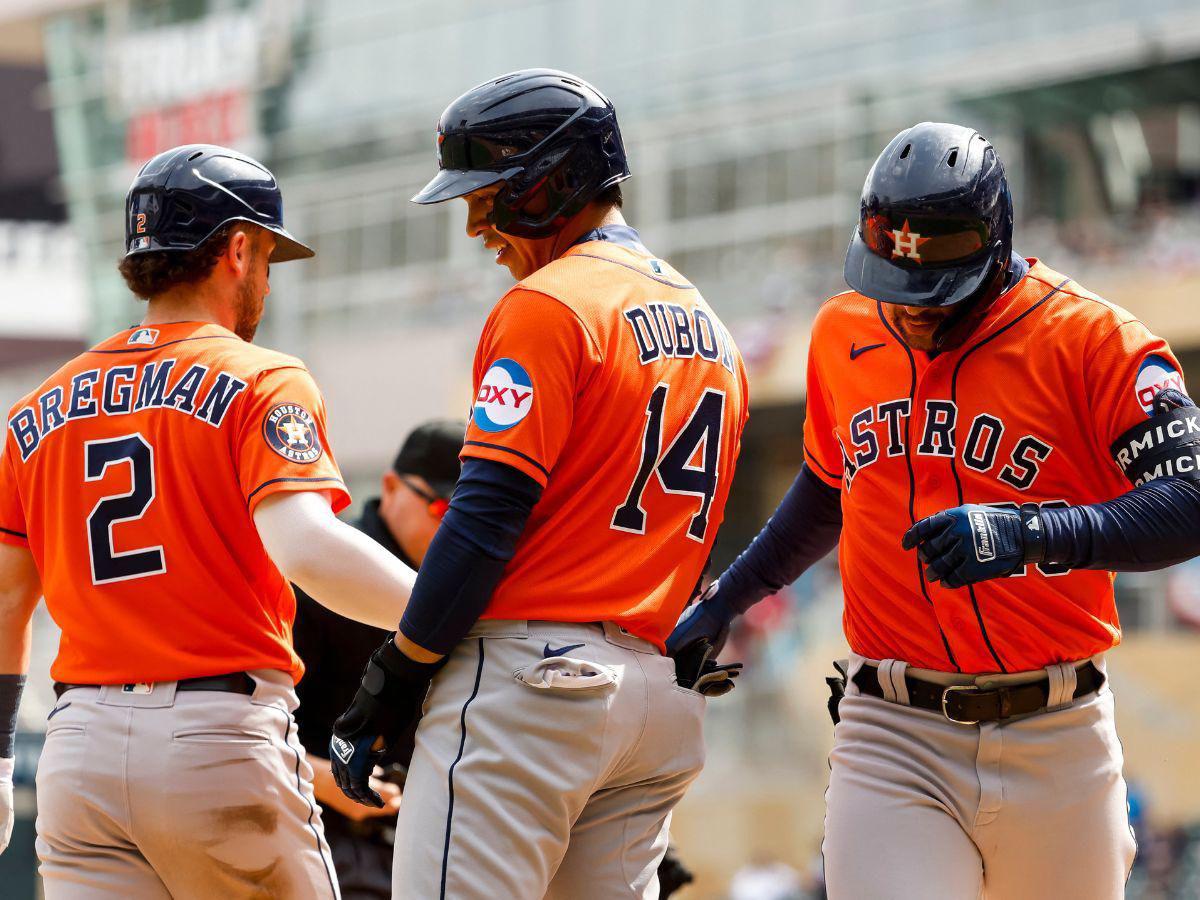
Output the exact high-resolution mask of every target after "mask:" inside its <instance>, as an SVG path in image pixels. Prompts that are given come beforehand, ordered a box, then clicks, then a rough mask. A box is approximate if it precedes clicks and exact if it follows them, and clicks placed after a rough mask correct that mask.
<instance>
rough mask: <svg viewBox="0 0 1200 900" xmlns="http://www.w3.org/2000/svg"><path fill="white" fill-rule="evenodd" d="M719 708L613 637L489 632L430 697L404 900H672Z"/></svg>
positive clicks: (397, 882)
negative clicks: (711, 708)
mask: <svg viewBox="0 0 1200 900" xmlns="http://www.w3.org/2000/svg"><path fill="white" fill-rule="evenodd" d="M705 703H706V701H705V699H704V698H703V697H702V696H700V695H699V694H697V693H695V692H694V691H690V690H686V689H684V688H681V687H679V686H678V685H677V684H676V683H675V664H674V662H673V661H672V660H671V659H670V658H669V657H665V656H662V655H661V654H660V653H659V652H658V650H657V649H656V648H655V647H654V646H653V645H652V644H650V643H648V642H646V641H643V640H641V639H639V638H635V637H633V636H631V635H628V634H625V633H624V632H622V631H621V630H620V629H619V628H617V627H615V626H613V625H609V624H605V625H603V626H600V625H589V624H560V623H551V622H514V621H482V622H479V623H478V624H477V625H476V626H475V628H474V629H473V630H472V632H471V634H470V635H468V637H467V638H466V639H465V640H464V641H463V642H462V643H461V644H459V646H458V647H457V648H456V649H455V650H454V652H453V653H451V654H450V659H449V662H448V663H447V665H446V667H445V668H444V669H442V670H441V671H440V672H439V673H438V675H437V677H436V678H435V679H434V681H433V684H432V686H431V689H430V693H429V697H428V699H427V700H426V711H425V715H424V718H423V719H422V720H421V725H420V728H419V729H418V731H417V740H416V752H415V753H414V755H413V761H412V767H411V768H410V770H409V773H408V781H407V783H406V785H405V789H404V802H403V804H401V807H400V818H399V824H398V826H397V833H396V856H395V865H394V869H393V878H394V881H393V895H394V896H395V897H398V898H414V900H437V898H454V900H473V898H478V900H495V898H499V897H503V898H505V900H539V898H542V897H543V896H545V897H554V898H571V900H601V898H614V900H615V898H641V897H647V898H655V897H657V896H658V881H657V876H656V870H657V868H658V864H659V861H660V860H661V859H662V856H663V854H664V853H665V852H666V849H667V829H668V826H669V824H670V818H671V810H672V809H673V808H674V806H675V804H676V802H678V800H679V798H680V797H682V796H683V794H684V791H685V790H686V789H687V787H688V785H689V784H691V782H692V780H693V779H694V778H695V777H696V775H697V774H699V772H700V769H701V766H702V765H703V763H704V746H703V736H702V719H703V714H704V707H705Z"/></svg>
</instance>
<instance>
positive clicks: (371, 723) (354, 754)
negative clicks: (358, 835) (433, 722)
mask: <svg viewBox="0 0 1200 900" xmlns="http://www.w3.org/2000/svg"><path fill="white" fill-rule="evenodd" d="M394 638H395V635H394V634H392V635H389V636H388V639H387V641H385V642H384V644H383V646H381V647H380V648H379V649H378V650H376V651H375V652H374V653H372V654H371V658H370V659H369V660H368V661H367V666H366V668H365V669H364V670H363V677H362V684H361V685H359V688H358V692H357V693H356V694H355V695H354V700H353V702H351V704H350V708H349V709H347V710H346V711H345V712H344V713H342V714H341V716H339V717H338V720H337V721H336V722H334V723H333V738H332V739H331V740H330V742H329V751H330V752H329V759H330V763H331V766H332V768H333V780H334V781H335V782H337V786H338V787H339V788H341V790H342V793H343V794H345V795H346V796H347V797H349V798H350V799H351V800H354V801H355V802H357V803H361V804H363V805H364V806H374V807H377V808H382V807H383V798H382V797H380V796H379V794H378V793H376V792H375V791H374V790H373V789H372V788H371V786H370V777H371V772H372V771H374V769H375V766H376V765H378V764H380V763H381V762H383V761H384V760H385V759H386V758H387V757H388V755H389V753H390V752H391V750H392V748H393V747H394V746H395V745H396V744H397V743H398V742H399V741H400V739H401V738H403V737H404V736H405V735H406V734H408V733H410V732H411V731H412V730H413V729H414V728H415V727H416V724H417V721H418V720H419V719H420V718H421V706H422V704H423V703H424V702H425V695H426V693H428V691H429V682H430V681H431V680H432V679H433V676H434V675H435V674H436V673H437V670H438V669H440V668H441V667H442V665H443V662H444V661H442V660H439V661H438V662H435V663H420V662H417V661H416V660H414V659H410V658H409V657H407V656H405V655H404V654H403V653H402V652H400V648H399V647H397V646H396V642H395V640H394ZM380 741H382V744H381V745H380V746H379V747H378V748H376V746H375V745H376V744H377V743H379V742H380Z"/></svg>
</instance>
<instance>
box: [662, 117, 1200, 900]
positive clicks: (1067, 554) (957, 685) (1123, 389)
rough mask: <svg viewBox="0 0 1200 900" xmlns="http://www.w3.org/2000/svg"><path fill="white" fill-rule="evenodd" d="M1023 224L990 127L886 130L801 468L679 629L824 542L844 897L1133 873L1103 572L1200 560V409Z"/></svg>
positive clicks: (991, 892)
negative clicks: (1017, 229) (1031, 246)
mask: <svg viewBox="0 0 1200 900" xmlns="http://www.w3.org/2000/svg"><path fill="white" fill-rule="evenodd" d="M1012 230H1013V218H1012V205H1011V200H1010V198H1009V191H1008V185H1007V182H1006V180H1005V175H1004V170H1003V168H1002V166H1001V164H1000V160H999V158H998V157H997V155H996V152H995V150H994V149H993V148H992V146H991V144H989V143H988V141H987V140H985V139H984V138H983V137H982V136H981V135H980V134H978V133H976V132H974V131H972V130H971V129H970V128H963V127H960V126H957V125H948V124H939V123H929V122H926V123H923V124H920V125H917V126H914V127H913V128H910V129H907V130H906V131H904V132H902V133H901V134H899V135H897V137H896V138H895V139H894V140H893V141H892V142H891V143H890V144H889V145H888V146H887V148H886V149H885V150H884V151H883V153H882V154H881V155H880V157H879V159H878V161H877V162H876V163H875V166H874V167H873V168H872V169H871V172H870V174H869V175H868V176H867V181H866V185H865V187H864V189H863V195H862V205H861V216H860V221H859V224H858V226H857V228H856V231H855V235H854V237H853V239H852V241H851V244H850V248H849V251H848V253H847V257H846V267H845V275H846V280H847V282H848V283H849V285H850V287H851V288H853V290H851V291H849V292H847V293H844V294H840V295H838V296H836V297H833V298H832V299H830V300H829V301H828V302H827V303H826V304H825V305H824V306H823V307H822V308H821V311H820V313H818V315H817V318H816V321H815V322H814V324H813V335H812V345H811V349H810V352H809V366H808V410H807V419H806V422H805V426H804V444H805V457H806V463H805V466H804V468H803V470H802V472H801V474H800V477H799V478H798V479H797V481H796V483H795V485H794V486H793V488H792V489H791V491H789V493H788V495H787V496H786V497H785V498H784V500H783V502H782V503H781V504H780V506H779V509H778V510H777V511H776V514H775V516H774V517H773V518H772V520H771V522H769V523H768V524H767V526H766V527H765V528H764V529H763V531H762V533H761V534H760V535H759V536H758V537H757V538H756V539H755V541H754V543H753V544H752V545H751V546H750V547H749V548H748V549H747V550H746V552H745V553H743V554H742V555H741V556H740V557H739V558H738V559H737V561H735V562H734V563H733V565H732V566H731V567H730V568H729V569H728V570H727V571H726V572H725V573H724V574H722V575H721V576H720V578H718V580H717V582H716V585H715V586H714V587H713V588H710V591H709V593H708V596H707V597H706V598H705V599H704V600H703V602H701V603H700V604H699V605H698V606H697V607H696V608H695V609H694V610H692V611H691V612H689V614H688V616H687V617H686V618H685V619H684V620H683V621H682V622H681V623H680V625H679V627H678V629H677V630H676V632H675V633H674V634H673V635H672V636H671V639H670V641H669V642H668V645H669V646H671V647H682V646H686V645H687V644H689V643H690V642H694V641H699V640H708V641H716V642H720V641H721V640H722V639H723V635H724V633H725V631H726V630H727V628H728V625H729V622H730V620H731V619H732V618H733V617H734V616H735V615H737V614H738V613H740V612H743V611H745V610H746V609H747V608H748V607H749V606H750V605H752V604H753V603H754V602H756V601H757V600H759V599H761V598H762V597H763V596H765V595H766V594H768V593H770V592H772V591H774V590H777V589H779V588H780V587H781V586H782V585H784V584H787V583H789V582H791V581H793V580H795V578H796V577H798V576H799V575H800V573H801V572H802V571H803V570H804V569H805V567H807V566H808V565H809V564H811V563H812V562H813V561H815V560H816V559H818V558H820V557H821V556H823V555H824V554H825V552H827V551H828V550H830V549H831V548H832V547H833V546H834V545H835V544H836V545H838V546H839V560H840V563H841V573H842V584H843V591H844V594H845V613H844V617H843V621H844V625H845V632H846V639H847V641H848V643H849V645H850V650H851V651H852V656H851V658H850V660H849V665H848V670H847V671H846V672H845V673H844V674H845V675H847V676H848V679H845V680H834V681H833V684H832V687H833V688H834V689H835V698H834V699H835V701H836V699H837V696H838V695H840V693H841V691H842V690H844V691H845V697H844V699H842V700H841V703H840V705H839V704H837V703H836V702H835V703H834V704H831V708H833V709H836V710H837V714H838V715H840V722H838V724H837V727H836V729H835V732H834V748H833V752H832V755H831V756H830V785H829V792H828V794H827V805H828V811H827V814H826V818H825V844H824V859H825V872H826V882H827V886H828V890H829V896H830V897H831V898H835V900H838V898H852V900H860V898H865V897H888V898H913V900H917V898H927V897H979V896H987V897H989V898H1005V900H1008V898H1011V900H1017V898H1021V900H1026V898H1047V900H1049V898H1058V897H1088V898H1095V900H1101V898H1108V900H1117V898H1119V897H1121V896H1123V893H1124V882H1125V879H1126V877H1127V875H1128V873H1129V868H1130V866H1131V865H1132V863H1133V855H1134V842H1133V837H1132V835H1131V834H1130V831H1129V826H1128V819H1127V816H1126V802H1125V801H1126V796H1125V795H1126V791H1125V784H1124V781H1123V780H1122V776H1121V764H1122V759H1121V746H1120V743H1119V742H1118V740H1117V735H1116V729H1115V726H1114V724H1113V696H1112V692H1111V691H1110V690H1109V687H1108V684H1107V677H1106V673H1105V662H1104V654H1105V652H1106V651H1108V650H1110V649H1111V648H1113V647H1114V646H1115V645H1116V644H1117V643H1118V642H1119V641H1120V639H1121V631H1120V625H1119V622H1118V620H1117V610H1116V605H1115V603H1114V600H1113V572H1114V571H1120V570H1135V569H1149V568H1155V567H1161V566H1165V565H1167V564H1169V563H1172V562H1176V561H1178V560H1180V559H1183V558H1186V557H1189V556H1192V555H1194V554H1195V553H1196V552H1197V550H1198V548H1197V535H1200V489H1198V487H1197V483H1196V478H1197V475H1196V470H1197V448H1198V445H1200V415H1198V411H1197V410H1196V408H1195V407H1194V406H1193V405H1192V404H1191V401H1190V400H1188V399H1187V397H1186V395H1185V394H1184V393H1183V380H1182V377H1181V374H1180V369H1179V363H1178V361H1177V360H1176V359H1175V357H1174V356H1173V355H1172V353H1171V350H1170V348H1169V347H1168V346H1167V344H1166V342H1164V341H1163V340H1162V339H1160V338H1158V337H1156V336H1154V335H1153V334H1151V333H1150V331H1149V330H1147V328H1146V327H1145V326H1144V325H1143V324H1142V323H1141V322H1139V321H1138V320H1137V319H1136V318H1135V317H1133V316H1132V315H1130V314H1129V313H1128V312H1126V311H1125V310H1123V309H1121V308H1120V307H1117V306H1114V305H1113V304H1111V303H1108V302H1106V301H1105V300H1103V299H1101V298H1100V297H1097V296H1096V295H1095V294H1093V293H1091V292H1090V291H1088V290H1087V289H1085V288H1083V287H1081V286H1080V285H1079V284H1077V283H1075V282H1074V281H1073V280H1071V279H1070V278H1068V277H1066V276H1065V275H1062V274H1060V273H1058V272H1055V271H1054V270H1052V269H1051V268H1050V267H1049V266H1047V265H1046V264H1045V263H1043V262H1042V261H1040V260H1038V259H1032V258H1031V259H1026V258H1023V257H1021V256H1020V255H1019V254H1017V253H1015V252H1013V248H1012ZM1131 487H1132V490H1131Z"/></svg>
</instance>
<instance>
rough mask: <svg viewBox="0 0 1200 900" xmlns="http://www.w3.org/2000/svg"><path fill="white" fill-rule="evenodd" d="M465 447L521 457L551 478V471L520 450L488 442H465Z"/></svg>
mask: <svg viewBox="0 0 1200 900" xmlns="http://www.w3.org/2000/svg"><path fill="white" fill-rule="evenodd" d="M463 445H464V446H467V447H486V448H487V449H489V450H503V451H504V452H505V453H511V454H512V455H513V456H517V457H520V458H521V459H523V460H525V461H526V462H527V463H529V464H531V465H534V466H537V468H538V471H539V472H541V473H542V474H543V475H545V476H546V477H547V478H549V477H550V470H549V469H547V468H546V467H545V466H543V465H542V464H541V463H540V462H538V461H537V460H536V459H534V458H533V457H532V456H529V455H528V454H525V453H522V452H521V451H520V450H514V449H513V448H512V447H505V446H504V445H503V444H489V443H488V442H487V441H463Z"/></svg>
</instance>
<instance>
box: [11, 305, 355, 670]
mask: <svg viewBox="0 0 1200 900" xmlns="http://www.w3.org/2000/svg"><path fill="white" fill-rule="evenodd" d="M7 426H8V427H7V434H6V439H5V444H4V453H3V457H0V541H4V542H7V543H14V544H17V545H21V546H24V545H28V546H29V548H30V550H31V551H32V553H33V555H34V558H35V560H36V561H37V565H38V570H39V571H40V572H41V575H42V584H43V589H44V592H45V596H46V604H47V607H48V608H49V610H50V614H51V615H52V616H53V617H54V620H55V621H56V622H57V623H58V624H59V626H60V627H61V628H62V630H63V637H62V643H61V645H60V649H59V654H58V658H57V659H56V660H55V662H54V666H53V668H52V669H51V672H52V674H53V676H54V677H55V678H56V679H57V680H58V681H62V682H75V683H84V684H114V683H122V682H140V681H170V680H177V679H182V678H195V677H201V676H205V675H215V674H223V673H227V672H238V671H244V670H253V669H281V670H283V671H286V672H290V673H291V674H292V676H293V677H294V678H299V677H300V674H301V673H302V672H303V666H302V664H301V662H300V660H299V658H298V657H297V656H296V654H295V653H294V652H293V650H292V647H291V624H292V619H293V617H294V615H295V597H294V595H293V594H292V589H291V586H290V585H289V584H288V582H287V580H286V579H285V578H284V577H283V576H282V575H281V574H280V573H279V571H278V569H276V567H275V565H274V564H273V563H272V562H271V560H270V559H269V558H268V556H267V554H266V551H265V550H264V549H263V545H262V542H261V540H260V539H259V536H258V532H257V531H256V529H255V527H254V522H253V520H252V518H251V516H252V513H253V510H254V508H255V506H256V505H257V504H258V503H259V502H260V501H262V499H263V498H265V497H268V496H270V495H271V494H273V493H276V492H278V491H289V490H317V491H328V492H329V494H330V495H331V496H332V499H333V506H334V509H335V511H336V510H338V509H341V508H343V507H344V506H346V504H348V503H349V495H348V494H347V493H346V489H345V486H344V485H343V484H342V480H341V475H340V474H339V472H338V469H337V465H336V464H335V462H334V460H333V458H332V456H331V455H330V453H329V450H328V445H327V443H326V439H325V409H324V402H323V400H322V398H321V395H320V393H319V391H318V390H317V387H316V385H315V384H314V383H313V380H312V378H311V377H310V376H309V374H308V372H307V371H306V370H305V368H304V364H303V363H301V362H300V361H299V360H298V359H295V358H293V357H290V356H285V355H283V354H281V353H277V352H275V351H272V350H266V349H263V348H260V347H255V346H254V345H252V344H248V343H246V342H244V341H242V340H241V339H240V338H238V337H237V336H236V335H235V334H233V333H232V332H230V331H227V330H226V329H224V328H221V327H220V326H218V325H211V324H203V323H196V322H180V323H175V324H170V325H156V326H153V327H148V328H136V329H130V330H127V331H123V332H120V333H119V334H117V335H115V336H114V337H112V338H109V339H108V340H106V341H104V342H103V343H101V344H99V345H98V346H96V347H95V348H93V349H91V350H89V351H87V352H85V353H83V354H82V355H80V356H79V357H77V358H75V359H74V360H72V361H71V362H70V363H68V364H67V365H66V366H64V367H63V368H62V369H60V370H59V371H58V372H56V373H55V374H54V375H53V376H51V377H50V378H49V379H48V380H47V381H46V382H44V383H43V384H42V385H41V386H40V387H38V388H37V389H36V390H35V391H34V392H33V393H31V394H29V395H28V396H27V397H25V398H24V399H22V400H20V401H19V402H18V403H17V404H16V406H15V407H13V409H12V412H11V413H10V414H9V416H8V420H7ZM42 515H44V516H45V518H42V517H41V516H42ZM118 648H119V652H116V651H117V649H118Z"/></svg>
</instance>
